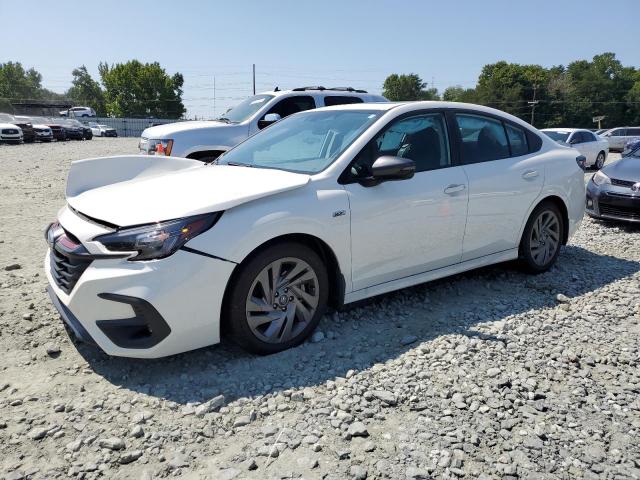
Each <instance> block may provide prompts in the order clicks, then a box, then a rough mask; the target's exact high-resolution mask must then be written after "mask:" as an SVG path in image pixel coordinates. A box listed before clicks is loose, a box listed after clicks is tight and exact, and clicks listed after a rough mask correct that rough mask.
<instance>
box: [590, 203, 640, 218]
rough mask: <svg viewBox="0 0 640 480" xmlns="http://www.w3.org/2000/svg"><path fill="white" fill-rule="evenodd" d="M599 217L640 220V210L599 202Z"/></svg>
mask: <svg viewBox="0 0 640 480" xmlns="http://www.w3.org/2000/svg"><path fill="white" fill-rule="evenodd" d="M599 207H600V215H607V216H611V217H620V218H628V219H629V220H640V208H631V207H622V206H619V205H609V204H608V203H602V202H600V205H599Z"/></svg>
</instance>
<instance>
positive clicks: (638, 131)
mask: <svg viewBox="0 0 640 480" xmlns="http://www.w3.org/2000/svg"><path fill="white" fill-rule="evenodd" d="M627 135H629V136H632V137H638V136H640V128H627Z"/></svg>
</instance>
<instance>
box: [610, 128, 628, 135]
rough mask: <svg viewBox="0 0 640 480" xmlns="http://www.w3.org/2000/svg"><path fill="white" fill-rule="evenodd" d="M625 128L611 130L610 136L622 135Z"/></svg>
mask: <svg viewBox="0 0 640 480" xmlns="http://www.w3.org/2000/svg"><path fill="white" fill-rule="evenodd" d="M625 132H626V130H625V129H624V128H619V129H618V130H614V131H613V132H611V136H612V137H624V136H625V134H626V133H625Z"/></svg>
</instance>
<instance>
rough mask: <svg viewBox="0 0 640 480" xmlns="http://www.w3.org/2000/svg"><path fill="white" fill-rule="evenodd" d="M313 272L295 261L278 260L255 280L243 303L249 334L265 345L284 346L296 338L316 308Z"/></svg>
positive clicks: (289, 259) (315, 276)
mask: <svg viewBox="0 0 640 480" xmlns="http://www.w3.org/2000/svg"><path fill="white" fill-rule="evenodd" d="M318 285H319V282H318V276H317V275H316V272H315V271H314V270H313V268H311V267H310V266H309V264H308V263H306V262H304V261H303V260H301V259H299V258H292V257H287V258H281V259H279V260H276V261H274V262H271V263H270V264H269V265H267V266H266V267H265V268H264V269H262V271H261V272H260V273H259V274H258V276H257V277H256V278H255V280H254V281H253V283H252V284H251V288H250V289H249V293H248V295H247V300H246V307H245V311H246V317H247V323H248V325H249V328H250V329H251V332H252V333H253V334H254V335H255V336H256V337H257V338H259V339H260V340H262V341H264V342H268V343H284V342H287V341H289V340H291V339H292V338H295V337H296V336H297V335H299V334H300V333H301V332H302V331H303V330H304V329H305V328H306V327H307V326H308V325H309V322H311V320H312V319H313V316H314V314H315V312H316V309H317V308H318V301H319V298H320V297H319V287H318Z"/></svg>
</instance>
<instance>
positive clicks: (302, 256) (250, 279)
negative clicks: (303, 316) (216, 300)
mask: <svg viewBox="0 0 640 480" xmlns="http://www.w3.org/2000/svg"><path fill="white" fill-rule="evenodd" d="M284 258H294V259H298V260H302V261H303V262H305V263H306V264H307V265H308V266H309V267H311V269H312V270H313V273H315V275H316V278H317V280H318V282H317V283H318V305H317V308H316V310H315V313H314V314H313V316H312V317H311V319H310V320H309V321H308V322H307V325H306V326H304V328H303V329H302V330H301V331H300V332H299V333H298V334H297V335H295V336H294V337H292V338H291V339H289V340H288V341H286V342H282V343H270V342H266V341H264V340H261V339H260V338H258V337H257V336H256V334H254V332H253V331H252V329H251V327H250V326H249V323H248V320H247V312H246V302H247V297H248V295H249V290H250V289H251V288H252V286H253V284H254V281H255V280H256V279H257V277H258V275H259V274H260V272H262V271H263V270H264V269H265V268H266V267H267V266H269V265H270V264H271V263H272V262H275V261H277V260H280V259H284ZM238 269H239V270H238V271H237V272H235V273H234V275H233V277H232V279H231V282H233V283H232V284H231V285H230V287H229V288H230V289H229V291H228V292H227V293H228V295H227V298H226V301H225V309H224V321H225V326H226V327H227V331H228V332H229V334H230V337H231V338H232V339H233V340H234V341H235V342H236V343H237V344H238V345H240V346H241V347H242V348H244V349H245V350H248V351H249V352H252V353H257V354H259V355H270V354H272V353H277V352H281V351H283V350H286V349H288V348H291V347H295V346H297V345H299V344H301V343H302V342H304V340H305V339H306V338H307V337H309V335H311V333H312V332H313V331H314V330H315V328H316V327H317V325H318V322H320V319H321V318H322V315H323V313H324V311H325V309H326V305H327V298H328V290H329V281H328V276H327V270H326V266H325V264H324V263H323V261H322V260H321V258H320V256H319V255H318V254H317V253H316V252H315V251H314V250H313V249H311V248H309V247H307V246H306V245H303V244H300V243H295V242H284V243H278V244H275V245H271V246H269V247H267V248H265V249H264V250H261V251H259V252H257V253H256V254H253V255H252V256H251V257H250V258H248V259H247V260H245V261H244V262H243V263H242V264H241V265H239V267H238Z"/></svg>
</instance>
